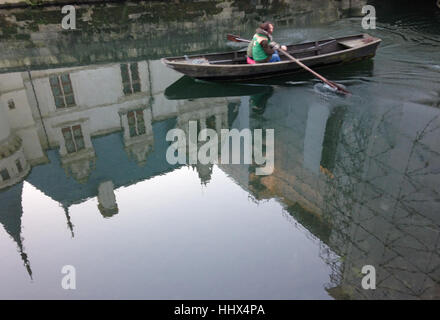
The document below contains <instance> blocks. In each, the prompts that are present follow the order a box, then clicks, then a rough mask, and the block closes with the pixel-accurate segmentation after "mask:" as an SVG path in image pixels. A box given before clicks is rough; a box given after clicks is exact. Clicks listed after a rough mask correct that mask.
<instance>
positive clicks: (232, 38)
mask: <svg viewBox="0 0 440 320" xmlns="http://www.w3.org/2000/svg"><path fill="white" fill-rule="evenodd" d="M227 39H228V40H229V41H234V42H247V43H249V42H251V41H250V40H247V39H243V38H240V37H239V36H235V35H233V34H228V35H227ZM278 50H279V51H280V52H281V53H283V54H284V55H285V56H286V57H287V58H289V59H290V60H292V61H294V62H295V63H296V64H298V65H299V66H300V67H301V68H304V69H305V70H307V71H308V72H310V73H311V74H313V75H314V76H315V77H316V78H318V79H319V80H321V81H322V82H324V83H326V84H327V85H329V86H330V87H332V88H333V89H335V90H337V91H339V92H341V93H343V94H350V92H348V91H347V90H346V89H345V88H344V87H342V86H341V85H339V84H337V83H334V82H332V81H330V80H327V79H326V78H324V77H323V76H321V75H320V74H319V73H317V72H315V71H313V70H312V69H310V68H309V67H308V66H306V65H305V64H304V63H302V62H301V61H299V60H298V59H296V58H295V57H293V56H291V55H290V54H288V53H287V52H286V51H285V50H283V49H281V48H280V49H278Z"/></svg>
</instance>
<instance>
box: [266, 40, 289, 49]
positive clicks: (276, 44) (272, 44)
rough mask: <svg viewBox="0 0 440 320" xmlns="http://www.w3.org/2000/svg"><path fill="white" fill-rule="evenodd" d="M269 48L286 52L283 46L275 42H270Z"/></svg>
mask: <svg viewBox="0 0 440 320" xmlns="http://www.w3.org/2000/svg"><path fill="white" fill-rule="evenodd" d="M269 46H271V47H272V48H273V49H274V50H279V49H282V50H284V51H286V50H287V47H286V46H284V45H283V46H281V45H280V44H279V43H276V42H275V41H272V42H270V43H269Z"/></svg>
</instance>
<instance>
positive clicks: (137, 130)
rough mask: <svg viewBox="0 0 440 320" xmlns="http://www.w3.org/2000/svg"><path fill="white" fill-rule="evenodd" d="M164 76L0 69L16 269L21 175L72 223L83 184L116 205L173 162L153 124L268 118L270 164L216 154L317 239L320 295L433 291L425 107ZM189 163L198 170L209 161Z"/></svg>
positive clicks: (108, 70)
mask: <svg viewBox="0 0 440 320" xmlns="http://www.w3.org/2000/svg"><path fill="white" fill-rule="evenodd" d="M177 77H179V75H177V74H175V73H173V72H172V71H170V70H168V69H166V68H164V67H163V66H161V64H160V63H159V62H158V61H140V62H132V63H119V64H110V65H98V66H89V67H79V68H70V69H53V70H45V71H32V72H31V73H30V74H29V73H27V72H17V73H10V74H4V75H0V103H1V105H0V147H1V160H0V172H1V174H0V188H1V189H2V190H1V191H0V203H2V206H1V207H0V223H1V224H2V225H3V227H4V228H5V230H6V232H8V234H10V235H11V237H12V238H13V239H14V241H15V242H16V243H17V246H18V248H19V252H20V255H21V257H22V259H23V263H24V265H25V267H26V268H27V270H28V272H29V274H30V275H32V271H31V269H30V263H29V261H28V258H27V255H26V253H25V246H24V244H23V239H22V237H21V215H22V207H21V197H22V188H23V183H22V181H23V180H25V181H26V182H28V183H30V184H32V185H33V186H35V187H36V188H37V189H39V190H41V191H42V192H43V193H44V194H46V195H47V196H49V197H51V198H52V199H53V200H55V201H57V202H58V203H60V205H61V206H62V207H63V208H64V210H65V213H66V219H67V226H68V228H69V229H70V231H71V232H72V235H73V232H74V221H71V218H70V215H69V207H70V206H71V205H72V204H74V203H80V202H82V201H84V200H85V199H89V198H91V197H97V199H98V208H97V209H98V210H99V212H100V213H101V214H102V216H103V217H106V218H109V217H112V216H114V215H115V214H118V210H119V209H118V204H117V197H116V195H115V192H114V190H116V189H118V188H120V187H122V186H129V185H132V184H134V183H136V182H138V181H141V180H145V179H149V178H151V177H154V176H156V175H160V174H164V173H167V172H171V171H172V170H174V169H176V168H177V167H178V166H177V165H170V164H169V163H168V162H167V161H166V158H165V155H166V150H167V148H168V146H169V144H170V142H167V141H166V139H165V137H166V133H167V132H168V130H170V129H173V128H181V129H183V130H186V128H187V124H188V122H189V121H196V122H197V127H198V130H199V129H201V128H205V127H206V128H211V129H213V130H216V131H218V130H219V129H221V128H226V127H227V128H231V127H233V128H238V129H242V128H262V129H275V169H274V172H273V174H271V175H269V176H255V175H254V172H255V170H253V169H254V168H252V165H228V166H227V165H219V167H220V168H221V169H222V170H224V171H225V172H226V173H227V174H228V175H229V176H230V177H231V178H232V179H234V180H235V181H236V182H237V183H238V184H239V185H241V186H242V187H243V188H244V189H246V190H247V191H249V192H250V193H251V194H252V195H253V196H254V197H255V198H256V199H257V200H260V199H269V198H276V199H279V201H280V202H281V203H282V205H283V206H284V207H285V209H286V211H287V212H288V213H289V214H290V215H291V216H293V218H294V219H295V221H296V222H298V223H299V224H301V225H302V226H303V227H304V228H306V229H307V230H308V231H309V232H310V233H311V234H312V235H313V236H314V237H316V238H317V239H319V240H320V242H321V243H322V252H321V254H322V258H323V259H325V261H326V262H328V263H329V264H330V265H331V266H332V268H333V274H332V275H331V279H330V284H329V285H328V286H327V290H328V292H329V294H330V295H332V296H333V297H336V298H346V297H348V298H433V297H436V298H439V297H440V293H439V285H438V281H439V279H440V274H439V270H440V268H439V265H440V256H439V252H438V246H439V243H438V241H439V240H438V234H439V229H440V219H439V217H438V215H437V212H438V211H439V203H440V202H439V201H438V194H439V191H440V190H439V186H438V183H437V181H438V170H439V167H440V163H439V158H438V155H439V154H440V149H439V144H438V139H437V136H438V128H439V120H438V118H436V117H437V116H438V110H437V109H434V108H432V109H430V108H428V107H425V106H422V105H417V106H413V105H403V106H401V107H399V108H395V109H393V111H392V112H388V113H385V112H384V111H383V110H382V109H381V108H380V107H376V109H365V110H359V109H353V110H350V108H348V107H346V106H344V105H338V104H334V103H332V102H328V103H327V104H326V103H322V101H315V100H307V101H300V100H299V99H301V97H304V95H298V96H296V95H295V94H296V93H297V92H296V91H295V90H296V89H295V88H280V87H278V88H276V89H275V90H274V92H273V94H272V91H270V94H269V96H270V98H268V101H267V103H266V104H265V105H264V103H263V104H262V105H258V108H255V106H254V103H251V104H249V100H251V99H250V98H249V97H247V96H246V97H241V98H220V97H217V98H209V99H196V100H191V99H190V100H175V101H171V100H166V99H165V97H164V94H163V93H164V89H165V88H166V87H167V86H168V85H169V84H171V82H173V81H174V80H176V78H177ZM263 91H264V92H266V91H265V90H263ZM305 97H307V95H306V96H305ZM254 100H255V99H253V101H254ZM264 101H266V100H264ZM353 108H354V107H353ZM420 108H425V109H424V110H423V112H421V113H418V115H417V117H414V116H413V115H412V113H413V112H415V111H414V110H420ZM414 118H417V119H419V121H418V122H415V121H413V119H414ZM31 167H32V169H31ZM194 168H195V169H196V170H197V171H198V175H199V177H200V180H201V183H203V184H206V183H207V182H209V180H210V175H211V172H212V166H209V165H207V166H206V165H205V166H203V165H200V164H197V165H194ZM335 254H336V255H338V256H339V257H340V259H335V258H337V257H335ZM367 264H371V265H373V266H375V267H376V271H377V276H378V281H377V289H376V290H375V291H365V290H362V289H361V287H360V283H361V276H362V275H361V274H360V270H361V268H362V266H363V265H367Z"/></svg>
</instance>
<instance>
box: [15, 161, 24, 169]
mask: <svg viewBox="0 0 440 320" xmlns="http://www.w3.org/2000/svg"><path fill="white" fill-rule="evenodd" d="M15 166H16V167H17V170H18V172H22V171H23V166H22V165H21V162H20V159H17V160H16V161H15Z"/></svg>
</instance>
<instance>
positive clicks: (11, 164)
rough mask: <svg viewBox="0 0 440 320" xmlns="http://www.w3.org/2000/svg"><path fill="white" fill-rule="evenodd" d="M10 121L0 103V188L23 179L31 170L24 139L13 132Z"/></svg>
mask: <svg viewBox="0 0 440 320" xmlns="http://www.w3.org/2000/svg"><path fill="white" fill-rule="evenodd" d="M8 121H9V120H8V116H7V114H6V111H5V110H4V109H3V105H1V104H0V189H2V188H5V187H8V186H11V185H13V184H15V183H17V182H19V181H21V180H22V179H23V178H24V177H25V176H26V175H27V173H28V172H29V170H30V166H29V164H28V162H27V160H26V158H25V156H24V152H23V144H22V140H21V139H20V138H19V137H18V136H16V135H15V134H14V133H13V132H12V130H11V128H10V126H9V122H8Z"/></svg>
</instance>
